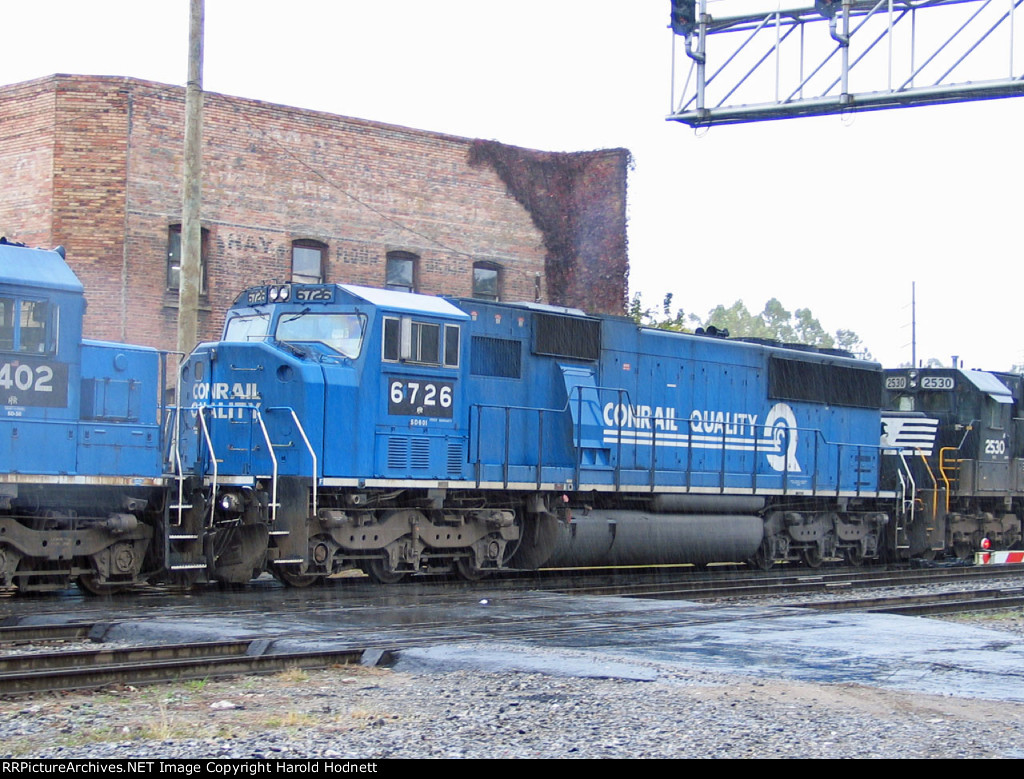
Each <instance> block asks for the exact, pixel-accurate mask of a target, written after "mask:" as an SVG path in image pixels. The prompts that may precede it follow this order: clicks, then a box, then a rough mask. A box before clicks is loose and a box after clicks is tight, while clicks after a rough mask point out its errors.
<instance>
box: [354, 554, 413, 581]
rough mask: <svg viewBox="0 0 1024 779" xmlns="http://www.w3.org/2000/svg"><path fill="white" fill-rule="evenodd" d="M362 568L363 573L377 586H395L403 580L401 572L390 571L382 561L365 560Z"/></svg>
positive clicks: (403, 575) (403, 576)
mask: <svg viewBox="0 0 1024 779" xmlns="http://www.w3.org/2000/svg"><path fill="white" fill-rule="evenodd" d="M362 568H363V573H365V574H366V575H367V576H369V577H370V578H371V579H372V580H373V581H375V582H377V584H397V583H398V582H400V581H402V579H404V578H405V573H404V572H403V571H392V570H391V569H390V568H388V567H387V566H386V565H385V564H384V561H383V560H367V561H366V562H365V563H363V566H362Z"/></svg>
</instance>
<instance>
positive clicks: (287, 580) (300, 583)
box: [274, 568, 320, 589]
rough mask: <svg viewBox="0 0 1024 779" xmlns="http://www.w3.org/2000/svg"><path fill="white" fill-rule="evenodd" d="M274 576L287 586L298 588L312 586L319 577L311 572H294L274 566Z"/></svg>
mask: <svg viewBox="0 0 1024 779" xmlns="http://www.w3.org/2000/svg"><path fill="white" fill-rule="evenodd" d="M274 578H275V579H277V580H278V581H279V582H281V583H282V584H285V585H287V586H288V587H295V588H297V589H298V588H303V587H312V586H313V585H314V584H316V582H317V579H319V578H320V577H319V576H314V575H313V574H311V573H296V572H295V571H290V570H288V569H287V568H275V569H274Z"/></svg>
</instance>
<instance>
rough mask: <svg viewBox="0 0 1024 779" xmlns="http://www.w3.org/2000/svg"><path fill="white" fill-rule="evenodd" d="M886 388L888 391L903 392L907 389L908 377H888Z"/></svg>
mask: <svg viewBox="0 0 1024 779" xmlns="http://www.w3.org/2000/svg"><path fill="white" fill-rule="evenodd" d="M885 388H886V389H888V390H901V389H906V388H907V377H906V376H886V377H885Z"/></svg>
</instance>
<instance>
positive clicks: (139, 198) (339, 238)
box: [0, 76, 628, 348]
mask: <svg viewBox="0 0 1024 779" xmlns="http://www.w3.org/2000/svg"><path fill="white" fill-rule="evenodd" d="M0 118H2V120H3V122H2V123H0V157H2V158H3V159H4V161H6V162H7V163H8V165H7V169H8V170H12V166H15V165H20V166H21V167H20V168H17V170H16V173H15V175H14V176H13V179H14V181H13V182H12V184H11V185H10V186H9V187H8V188H7V191H6V192H5V193H4V194H3V196H0V228H3V229H4V230H5V231H6V233H7V235H8V237H9V238H11V239H14V240H24V241H26V242H28V243H33V244H40V245H55V244H57V243H63V244H64V245H65V246H66V247H67V249H68V259H69V261H70V262H71V263H72V266H73V267H74V268H75V270H76V272H78V273H79V276H80V277H81V278H82V281H83V283H84V284H85V286H86V294H87V298H88V300H89V309H88V313H87V318H86V334H87V335H89V336H91V337H97V338H107V339H112V340H126V341H131V342H135V343H144V344H149V345H153V346H161V347H164V348H173V345H174V343H175V340H176V339H175V328H176V317H177V293H176V292H175V291H172V290H168V288H167V274H166V256H167V239H168V229H169V227H170V226H171V225H174V224H178V223H180V214H181V171H182V159H181V157H182V148H183V127H184V89H182V88H181V87H174V86H168V85H163V84H158V83H153V82H146V81H141V80H137V79H125V78H112V77H91V76H52V77H48V78H45V79H39V80H36V81H33V82H27V83H25V84H17V85H13V86H9V87H0ZM203 126H204V132H203V186H202V193H203V205H202V223H203V227H204V230H206V236H207V247H208V256H207V260H208V270H207V282H208V292H207V294H206V295H204V296H203V298H202V300H201V307H202V309H203V310H202V311H201V314H200V335H201V337H202V338H213V337H216V336H217V335H218V333H219V330H220V327H221V324H222V322H223V311H224V310H225V309H226V308H227V307H228V306H229V305H230V304H231V303H232V302H233V301H234V299H235V297H236V296H237V294H238V293H239V292H240V291H241V290H242V289H244V288H245V287H247V286H249V285H251V284H253V283H256V282H260V281H264V280H281V281H283V280H288V279H289V278H290V275H291V246H292V242H293V241H295V240H303V239H305V240H315V241H319V242H321V243H323V244H325V245H326V246H327V247H328V260H327V267H326V277H327V280H328V281H330V282H341V283H356V284H366V285H371V286H383V284H384V281H385V257H386V255H387V253H388V252H389V251H405V252H411V253H413V254H415V255H417V256H418V257H419V261H418V265H417V276H416V284H417V290H418V291H421V292H425V293H428V294H451V295H466V296H468V295H470V294H471V291H472V268H473V264H474V262H481V261H482V262H490V263H495V264H497V265H499V266H500V267H501V268H502V272H501V278H502V283H501V292H502V298H503V299H505V300H533V299H534V296H535V290H536V287H537V285H538V278H539V286H540V290H541V297H542V300H544V301H545V302H547V301H548V300H549V294H548V278H549V269H550V267H551V262H552V258H551V251H550V246H548V245H546V243H547V244H550V241H549V240H547V238H546V236H545V233H544V229H543V225H539V224H538V223H537V220H536V219H535V218H534V215H532V214H531V213H530V212H529V211H528V210H527V209H526V208H524V206H523V205H522V203H521V202H520V201H521V197H520V198H519V199H517V195H516V193H514V192H512V191H511V190H510V188H509V185H508V183H507V182H506V181H505V180H503V178H502V177H501V176H500V175H499V174H498V172H497V171H496V170H495V168H494V166H491V165H487V164H479V162H478V161H477V162H476V163H474V164H470V157H471V150H472V146H473V141H472V140H470V139H465V138H458V137H454V136H450V135H444V134H441V133H433V132H426V131H422V130H412V129H408V128H404V127H396V126H392V125H385V124H380V123H375V122H370V121H365V120H359V119H351V118H347V117H341V116H335V115H330V114H324V113H318V112H314V111H304V110H300V109H295V108H289V107H285V106H279V105H272V104H267V103H261V102H258V101H253V100H244V99H240V98H233V97H227V96H224V95H217V94H212V93H207V94H206V95H205V96H204V112H203ZM507 148H510V147H507ZM550 156H551V157H553V158H559V157H566V158H568V157H569V156H570V155H550ZM627 158H628V153H627V152H625V151H624V150H613V151H611V152H608V153H603V156H602V159H603V160H604V162H603V165H604V168H603V169H606V173H607V175H609V176H610V178H609V181H611V182H612V183H611V185H609V186H604V185H602V186H601V187H595V188H593V190H594V191H593V192H592V193H591V194H588V195H587V197H586V199H587V202H588V203H590V201H591V200H593V206H594V208H593V209H592V210H589V211H587V212H588V213H590V214H591V215H592V216H596V215H603V216H602V219H603V218H605V217H607V215H608V214H613V215H618V216H617V217H616V219H618V218H621V222H619V221H615V219H613V220H612V224H613V227H612V228H610V229H612V230H613V231H615V230H618V232H619V233H620V234H621V246H622V249H621V253H620V256H615V257H611V258H609V259H604V257H605V255H607V252H606V251H605V250H604V248H603V246H602V247H598V246H597V244H596V243H595V244H594V246H592V247H591V248H593V249H594V251H591V252H589V254H588V256H591V257H595V256H596V257H598V259H597V260H596V262H597V263H598V264H607V265H608V267H609V268H610V269H611V270H610V272H609V274H608V277H609V278H610V279H612V281H611V282H610V284H611V287H612V289H611V290H610V293H609V291H608V290H605V291H604V293H603V294H602V293H601V292H600V290H594V289H593V285H592V284H591V283H590V281H589V280H590V279H591V278H594V279H600V274H590V273H588V274H587V279H588V281H587V283H586V284H583V285H579V286H585V287H587V290H586V293H587V295H588V296H589V297H588V299H587V300H582V299H580V301H579V303H576V302H574V300H573V299H572V298H573V294H572V290H571V289H570V290H569V293H568V298H569V299H564V298H566V295H564V294H561V293H560V294H559V295H558V298H559V301H558V302H561V303H564V304H568V305H577V304H579V305H583V306H586V307H592V306H588V302H589V301H590V298H593V300H598V301H602V302H601V303H600V304H599V305H600V307H601V310H608V309H611V310H612V311H613V312H615V313H619V312H620V311H621V309H618V310H616V309H617V301H624V299H625V276H624V269H625V268H626V265H625V169H626V165H627V162H628V160H627ZM518 186H523V184H522V183H521V182H520V183H519V184H518ZM527 186H529V185H528V184H527ZM578 194H579V193H577V195H578ZM577 199H578V198H577ZM583 210H587V209H583ZM589 221H590V222H591V223H592V222H593V221H594V219H590V220H589ZM581 223H582V222H581ZM620 225H621V226H620ZM607 229H608V228H606V230H607ZM580 240H582V241H584V242H585V241H587V240H590V239H589V238H587V237H586V236H585V235H582V234H581V237H580ZM598 249H600V251H598ZM563 286H564V285H563ZM595 292H596V294H595ZM608 301H611V303H608Z"/></svg>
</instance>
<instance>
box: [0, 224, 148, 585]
mask: <svg viewBox="0 0 1024 779" xmlns="http://www.w3.org/2000/svg"><path fill="white" fill-rule="evenodd" d="M84 311H85V299H84V297H83V294H82V285H81V283H80V282H79V280H78V279H77V278H76V277H75V274H74V273H73V272H72V271H71V269H70V268H69V267H68V265H67V263H66V262H65V261H64V252H63V250H62V249H59V248H58V249H57V250H55V251H44V250H41V249H28V248H25V247H23V246H17V245H12V244H9V243H7V242H6V241H3V240H0V398H2V404H3V410H2V412H0V441H2V445H0V588H2V589H8V588H11V587H17V589H18V590H20V591H22V592H30V591H36V590H52V589H59V588H63V587H66V586H67V585H68V584H69V583H70V582H72V581H77V582H79V583H80V584H81V585H82V586H83V587H85V588H86V589H89V590H92V591H97V592H100V591H103V592H105V591H111V590H114V589H117V588H120V587H124V586H128V585H132V584H137V583H138V582H140V581H142V580H144V579H145V578H146V577H147V576H149V575H150V574H153V573H155V572H157V571H159V570H161V569H162V568H163V563H162V560H161V559H159V554H160V550H161V544H160V543H159V542H160V540H161V539H162V537H163V532H162V512H163V509H164V504H163V496H164V478H163V474H164V471H165V468H164V463H163V459H162V452H163V442H162V439H161V435H160V413H161V408H160V401H159V392H160V388H161V387H162V386H163V385H162V382H161V373H162V369H163V367H164V365H165V361H164V360H163V355H161V354H160V353H159V352H157V351H156V350H154V349H147V348H145V347H138V346H127V345H125V344H115V343H105V342H101V341H89V340H83V339H82V317H83V314H84Z"/></svg>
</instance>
